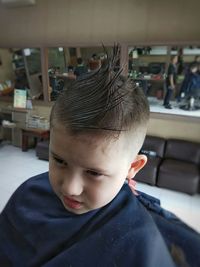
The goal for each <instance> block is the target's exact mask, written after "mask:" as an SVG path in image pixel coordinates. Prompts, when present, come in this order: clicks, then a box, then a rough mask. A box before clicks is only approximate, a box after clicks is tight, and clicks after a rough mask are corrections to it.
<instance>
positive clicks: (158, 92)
mask: <svg viewBox="0 0 200 267" xmlns="http://www.w3.org/2000/svg"><path fill="white" fill-rule="evenodd" d="M128 57H129V62H128V66H129V77H130V78H131V79H133V80H134V81H135V82H136V83H137V84H138V85H139V86H140V87H141V88H142V89H143V91H144V93H145V95H146V96H147V98H148V100H149V103H150V109H151V111H155V112H159V113H162V112H163V113H168V112H169V113H171V114H173V113H176V114H179V113H182V114H185V112H186V113H187V114H188V112H190V114H193V115H197V116H200V111H199V110H200V47H198V46H185V47H183V46H132V47H129V51H128ZM173 60H175V61H174V62H172V61H173ZM172 65H173V66H174V67H173V66H172ZM173 71H174V74H173V75H172V73H171V72H173ZM170 79H171V80H173V79H174V81H171V80H170ZM171 83H172V84H171ZM173 83H174V84H173ZM172 86H174V88H173V87H172ZM170 88H172V90H170ZM169 91H170V92H169ZM167 94H168V96H167ZM169 95H170V96H169ZM167 98H168V102H169V105H166V104H165V105H164V106H163V104H164V103H165V101H166V99H167ZM193 111H194V112H195V111H196V112H195V113H194V112H193Z"/></svg>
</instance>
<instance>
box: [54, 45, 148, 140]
mask: <svg viewBox="0 0 200 267" xmlns="http://www.w3.org/2000/svg"><path fill="white" fill-rule="evenodd" d="M119 52H120V49H119V46H114V47H113V55H112V56H111V57H110V58H109V57H108V55H107V59H106V60H105V61H104V64H103V65H102V66H101V68H99V69H98V70H96V71H93V72H91V73H89V74H86V75H83V76H82V77H81V78H79V79H77V80H75V81H74V82H73V83H71V84H70V86H69V87H68V88H64V90H63V92H62V93H61V94H60V95H59V97H58V99H57V100H56V102H55V104H54V106H53V108H52V111H51V117H50V125H51V127H54V125H56V124H57V123H58V124H61V125H63V126H64V127H65V128H66V129H67V130H70V131H71V132H72V134H76V133H81V132H82V133H86V132H87V133H88V131H91V132H92V130H95V132H96V131H101V132H102V131H104V132H106V133H109V135H111V136H112V135H115V134H116V133H117V134H120V133H121V132H124V131H130V130H132V129H133V130H134V129H137V127H139V126H145V127H146V124H147V121H148V119H149V105H148V101H147V99H146V97H145V95H144V94H143V91H142V90H141V89H140V88H138V87H137V86H136V85H135V83H134V82H133V81H132V80H130V79H129V78H126V77H124V76H122V75H121V73H122V69H119V68H117V64H116V63H117V62H118V60H119Z"/></svg>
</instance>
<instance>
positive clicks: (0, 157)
mask: <svg viewBox="0 0 200 267" xmlns="http://www.w3.org/2000/svg"><path fill="white" fill-rule="evenodd" d="M47 170H48V162H47V161H43V160H38V159H37V157H36V156H35V150H33V149H30V150H29V151H28V152H22V151H21V149H19V148H17V147H14V146H12V145H10V144H5V143H4V144H0V192H1V193H0V210H2V209H3V207H4V205H5V204H6V202H7V200H8V199H9V197H10V196H11V194H12V193H13V191H14V190H15V189H16V188H17V187H18V186H19V185H20V184H21V183H22V182H24V181H25V180H26V179H27V178H29V177H31V176H33V175H36V174H39V173H42V172H45V171H47ZM137 189H138V190H140V191H143V192H145V193H147V194H150V195H152V196H155V197H157V198H159V199H160V200H161V204H162V206H163V207H164V208H166V209H168V210H170V211H172V212H174V213H175V214H176V215H177V216H179V217H180V218H181V219H182V220H183V221H185V222H186V223H188V224H189V225H190V226H192V227H193V228H194V229H196V230H197V231H199V232H200V195H195V196H189V195H186V194H183V193H178V192H175V191H170V190H166V189H161V188H157V187H152V186H149V185H146V184H141V183H140V184H139V183H138V184H137Z"/></svg>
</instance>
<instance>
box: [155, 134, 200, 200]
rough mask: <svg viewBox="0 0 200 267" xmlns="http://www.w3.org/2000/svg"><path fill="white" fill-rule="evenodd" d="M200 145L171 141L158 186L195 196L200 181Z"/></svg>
mask: <svg viewBox="0 0 200 267" xmlns="http://www.w3.org/2000/svg"><path fill="white" fill-rule="evenodd" d="M199 171H200V144H198V143H194V142H188V141H183V140H176V139H169V140H167V142H166V150H165V154H164V158H163V161H162V164H161V165H160V168H159V173H158V181H157V185H158V186H159V187H165V188H169V189H172V190H177V191H180V192H184V193H188V194H191V195H192V194H195V193H197V192H198V190H199V180H200V172H199Z"/></svg>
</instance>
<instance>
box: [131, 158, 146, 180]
mask: <svg viewBox="0 0 200 267" xmlns="http://www.w3.org/2000/svg"><path fill="white" fill-rule="evenodd" d="M146 163H147V156H145V155H137V156H136V158H135V159H134V161H133V162H132V163H131V167H130V169H129V171H128V175H127V179H132V178H133V177H134V176H135V175H136V173H138V172H139V170H141V169H142V168H143V167H144V166H145V164H146Z"/></svg>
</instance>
